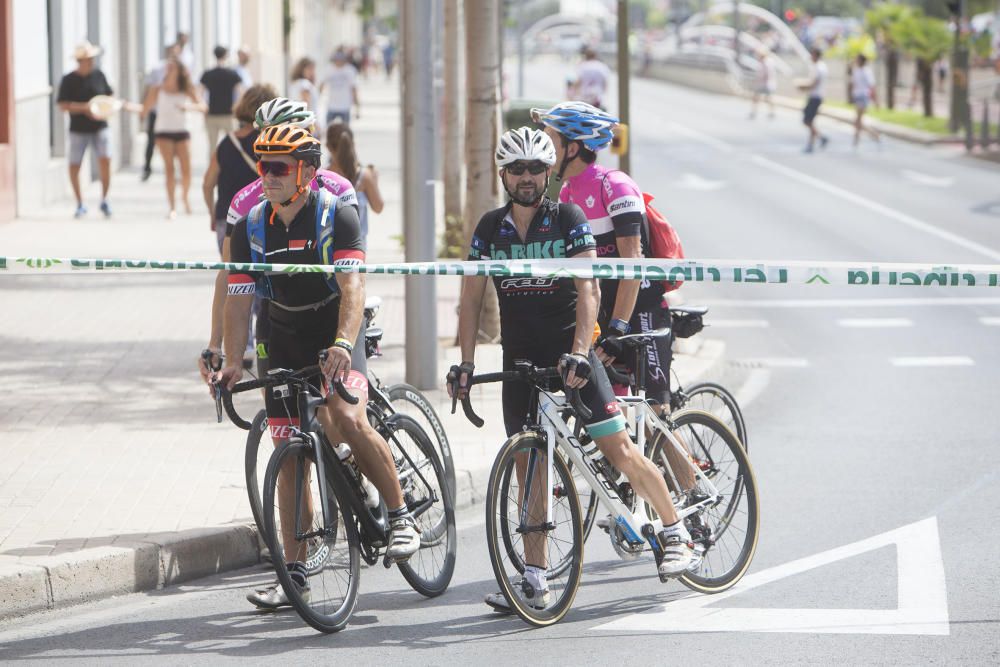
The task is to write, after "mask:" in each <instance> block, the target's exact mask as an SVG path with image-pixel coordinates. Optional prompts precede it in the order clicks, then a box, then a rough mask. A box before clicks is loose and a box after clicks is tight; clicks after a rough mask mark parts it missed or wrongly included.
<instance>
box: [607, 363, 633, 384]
mask: <svg viewBox="0 0 1000 667" xmlns="http://www.w3.org/2000/svg"><path fill="white" fill-rule="evenodd" d="M604 370H605V371H606V372H607V374H608V379H609V380H611V382H612V383H614V384H623V385H625V386H627V387H630V386H632V376H631V375H630V374H628V373H622V372H621V371H619V370H618V369H617V368H615V367H614V366H605V367H604Z"/></svg>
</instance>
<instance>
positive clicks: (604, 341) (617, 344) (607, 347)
mask: <svg viewBox="0 0 1000 667" xmlns="http://www.w3.org/2000/svg"><path fill="white" fill-rule="evenodd" d="M594 347H599V348H601V349H602V350H604V354H606V355H608V356H609V357H614V358H615V359H621V358H622V357H623V356H624V355H625V347H624V346H623V345H622V342H621V341H620V340H618V336H615V335H611V336H603V335H602V336H601V337H599V338H598V339H597V342H596V343H594Z"/></svg>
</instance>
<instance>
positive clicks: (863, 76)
mask: <svg viewBox="0 0 1000 667" xmlns="http://www.w3.org/2000/svg"><path fill="white" fill-rule="evenodd" d="M873 102H874V103H875V104H876V105H877V104H878V100H877V98H876V91H875V74H874V73H873V72H872V68H871V65H869V64H868V58H866V57H865V55H864V54H862V53H859V54H858V56H857V58H855V59H854V67H852V68H851V103H852V104H854V109H855V111H856V112H857V115H856V116H855V118H854V146H855V147H857V145H858V142H860V141H861V132H862V131H865V132H868V133H869V134H870V135H871V136H872V138H873V139H874V140H875V141H880V137H879V133H878V132H877V131H875V130H874V129H872V128H869V127H865V126H864V116H865V111H866V110H867V109H868V105H869V104H871V103H873Z"/></svg>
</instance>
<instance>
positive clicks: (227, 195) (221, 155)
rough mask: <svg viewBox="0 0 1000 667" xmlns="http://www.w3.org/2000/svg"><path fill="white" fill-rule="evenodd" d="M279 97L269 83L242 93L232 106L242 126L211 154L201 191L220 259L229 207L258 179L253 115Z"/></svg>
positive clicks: (255, 130)
mask: <svg viewBox="0 0 1000 667" xmlns="http://www.w3.org/2000/svg"><path fill="white" fill-rule="evenodd" d="M277 96H278V95H277V93H276V92H275V90H274V88H272V87H271V86H270V85H268V84H257V85H256V86H250V87H249V88H248V89H247V90H246V91H245V92H244V93H243V95H242V96H241V97H240V99H239V100H238V101H237V102H236V105H235V106H234V107H233V117H234V118H235V120H236V122H237V123H238V124H239V127H238V128H237V129H236V130H235V131H232V132H228V133H226V135H225V136H224V137H223V138H222V141H220V142H219V145H218V146H216V148H215V150H214V151H213V152H212V159H211V160H210V161H209V163H208V169H207V170H206V171H205V178H204V179H203V180H202V183H201V189H202V194H203V195H204V196H205V206H207V207H208V211H209V213H210V214H211V223H210V227H211V229H212V231H214V232H215V236H216V242H217V243H218V246H219V255H220V256H221V255H222V242H223V241H224V240H225V238H226V214H227V213H228V212H229V204H230V202H231V201H232V200H233V197H235V196H236V193H237V192H239V191H240V190H242V189H243V188H244V187H246V186H247V185H250V184H251V183H253V182H254V181H255V180H257V178H258V177H259V174H258V173H257V161H256V159H255V158H254V152H253V142H254V140H256V138H257V134H258V133H259V130H258V129H257V128H256V127H254V123H253V121H254V114H255V113H256V111H257V108H258V107H259V106H261V105H262V104H264V103H265V102H267V101H268V100H272V99H274V98H275V97H277ZM216 190H218V192H216Z"/></svg>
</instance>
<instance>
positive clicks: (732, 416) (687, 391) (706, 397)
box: [575, 306, 749, 540]
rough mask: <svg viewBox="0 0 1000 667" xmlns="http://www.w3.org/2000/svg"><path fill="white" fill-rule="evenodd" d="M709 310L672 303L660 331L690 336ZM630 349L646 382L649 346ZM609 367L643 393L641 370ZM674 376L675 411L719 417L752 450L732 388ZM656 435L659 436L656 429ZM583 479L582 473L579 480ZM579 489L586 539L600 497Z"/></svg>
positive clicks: (611, 374)
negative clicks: (667, 321)
mask: <svg viewBox="0 0 1000 667" xmlns="http://www.w3.org/2000/svg"><path fill="white" fill-rule="evenodd" d="M707 313H708V308H707V307H705V306H671V308H670V317H671V326H670V329H669V330H660V332H661V333H660V335H661V336H662V335H664V334H663V332H665V331H669V334H666V335H671V336H672V337H674V338H689V337H691V336H693V335H695V334H697V333H699V332H700V331H701V330H702V329H703V327H704V323H703V320H704V316H705V315H706V314H707ZM630 351H631V352H632V358H631V359H630V360H629V362H630V363H629V368H633V369H637V368H642V372H643V376H642V377H643V384H645V379H646V375H645V374H646V372H647V370H646V369H647V365H646V363H645V358H646V354H645V346H639V347H636V346H632V348H631V350H630ZM605 370H606V371H607V374H608V378H609V379H610V380H611V382H612V383H614V384H616V385H621V386H625V387H628V388H629V390H630V391H631V393H632V396H638V395H639V389H638V387H637V386H636V384H637V374H636V373H635V372H628V371H626V372H622V371H619V370H617V365H613V366H610V367H607V368H606V369H605ZM673 378H674V386H675V387H676V389H673V390H672V391H671V393H670V410H671V412H676V411H678V410H684V409H689V408H694V409H697V410H701V411H703V412H708V413H709V414H711V415H713V416H715V417H717V418H718V419H719V420H720V421H721V422H722V423H723V424H724V425H725V426H726V427H727V428H729V429H730V430H731V431H732V432H733V433H734V434H735V435H736V437H737V439H738V440H739V442H740V444H742V445H743V449H744V450H745V451H749V440H748V438H747V428H746V422H745V421H744V419H743V412H742V411H741V410H740V407H739V404H738V403H737V402H736V398H735V397H734V396H733V394H732V393H731V392H730V391H729V390H728V389H726V388H725V387H724V386H722V385H721V384H718V383H716V382H696V383H694V384H691V385H688V386H687V387H684V386H682V385H681V384H680V380H679V378H678V377H677V375H676V373H674V376H673ZM642 396H643V400H645V387H643V389H642ZM623 407H625V406H623ZM575 432H576V434H577V436H578V437H580V436H581V431H580V429H579V427H577V428H576V430H575ZM653 435H654V436H656V434H655V433H654V434H653ZM584 436H585V434H584ZM632 438H633V442H635V441H636V433H635V432H634V431H633V432H632ZM652 444H653V438H651V439H650V447H644V450H643V451H644V452H645V454H646V455H647V456H649V453H650V451H651V445H652ZM580 481H581V480H580V479H579V477H578V479H577V482H578V484H579V482H580ZM578 491H579V492H580V501H581V503H582V506H583V508H584V521H583V536H584V540H586V539H587V538H588V537H589V536H590V533H591V530H592V529H593V527H594V524H595V521H597V498H596V497H595V496H593V495H592V494H591V493H590V491H589V489H588V488H587V487H586V486H583V487H582V488H579V487H578ZM597 523H598V524H599V525H600V524H603V522H597ZM601 527H602V528H604V529H607V526H606V525H601Z"/></svg>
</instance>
